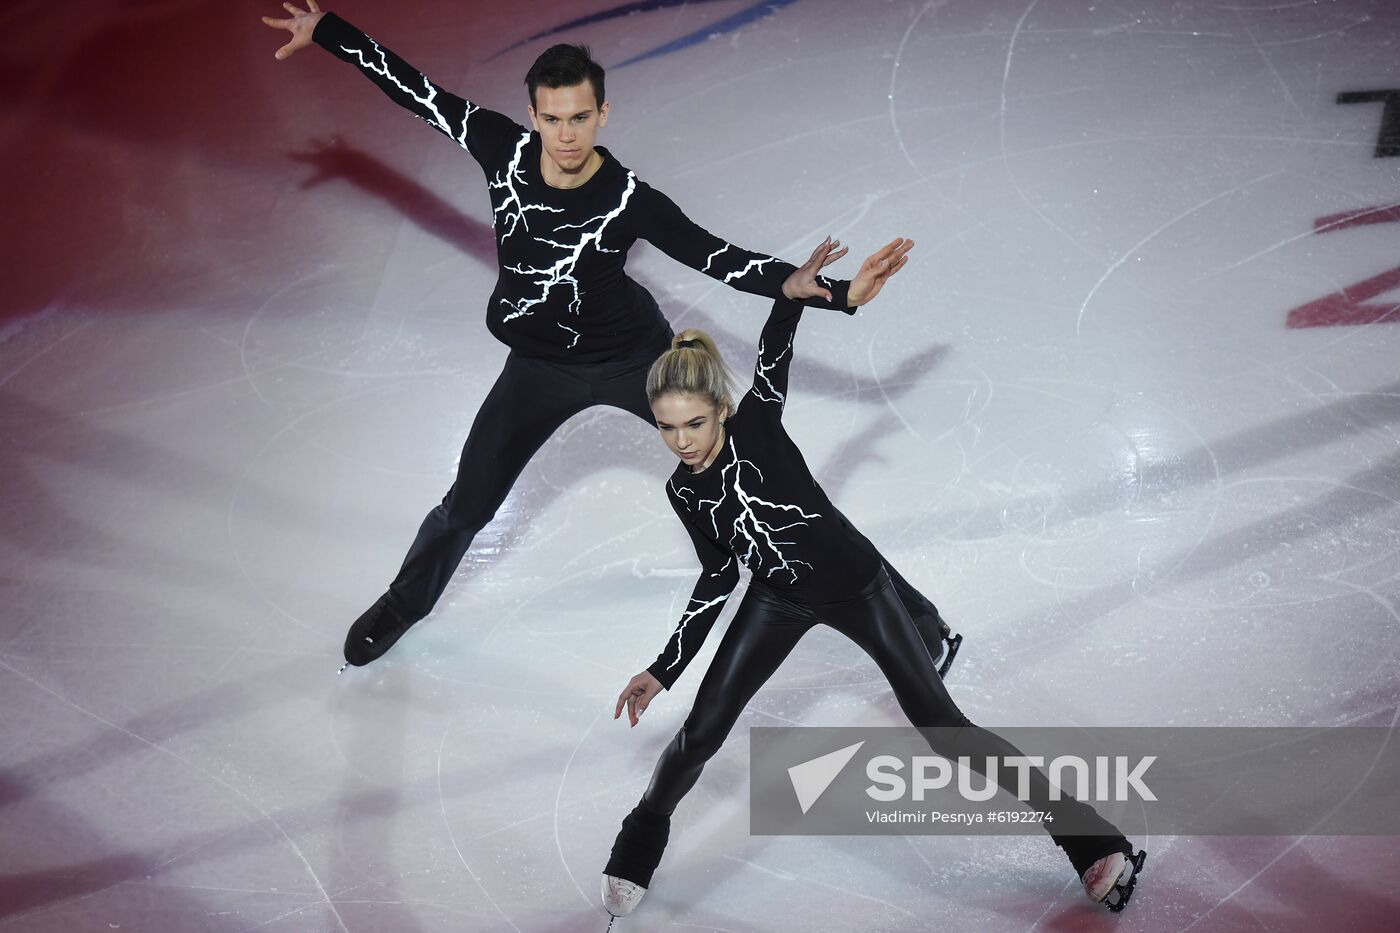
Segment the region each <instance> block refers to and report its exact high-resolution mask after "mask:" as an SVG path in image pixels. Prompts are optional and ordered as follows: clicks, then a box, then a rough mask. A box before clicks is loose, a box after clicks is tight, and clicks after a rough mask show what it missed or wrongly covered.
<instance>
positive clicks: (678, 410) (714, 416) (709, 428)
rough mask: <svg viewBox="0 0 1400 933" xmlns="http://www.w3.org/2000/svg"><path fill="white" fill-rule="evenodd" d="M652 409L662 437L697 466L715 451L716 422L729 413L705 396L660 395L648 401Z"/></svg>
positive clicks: (688, 462)
mask: <svg viewBox="0 0 1400 933" xmlns="http://www.w3.org/2000/svg"><path fill="white" fill-rule="evenodd" d="M651 413H652V415H654V416H655V417H656V427H657V429H658V430H659V431H660V432H661V439H662V440H663V441H665V442H666V446H667V447H669V448H671V452H672V453H674V454H675V455H676V456H677V457H680V458H681V462H682V463H684V464H686V465H687V466H691V467H698V466H700V465H701V464H702V463H704V462H705V461H707V460H711V459H713V458H712V457H711V454H714V453H717V452H718V450H717V448H718V447H719V443H720V430H719V426H720V423H721V421H722V419H723V418H725V417H726V416H727V414H728V413H727V412H726V411H724V410H722V409H720V408H717V407H716V406H715V405H714V404H713V403H711V402H710V401H709V400H708V399H703V398H700V397H698V396H695V395H676V394H668V395H661V396H658V397H657V399H656V401H654V402H652V403H651Z"/></svg>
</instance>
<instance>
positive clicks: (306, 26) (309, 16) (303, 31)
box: [262, 0, 326, 61]
mask: <svg viewBox="0 0 1400 933" xmlns="http://www.w3.org/2000/svg"><path fill="white" fill-rule="evenodd" d="M306 5H307V6H309V7H310V8H311V9H310V10H303V9H301V8H300V7H295V6H293V5H292V4H290V3H284V4H282V9H284V10H286V11H287V12H288V13H290V14H292V18H291V19H273V18H272V17H271V16H264V17H263V18H262V21H263V22H264V23H267V24H268V25H269V26H271V27H272V28H273V29H285V30H287V31H288V32H290V33H291V34H292V41H291V42H288V43H287V44H286V45H284V46H282V47H281V48H280V49H278V50H277V59H278V61H281V60H282V59H284V58H286V57H287V56H288V55H291V54H292V53H293V52H295V51H296V50H297V49H304V48H306V47H307V46H308V45H310V44H311V34H312V33H313V32H315V31H316V24H317V23H319V22H320V21H321V17H322V16H325V15H326V14H325V13H322V12H321V8H320V7H319V6H317V5H316V0H307V2H306Z"/></svg>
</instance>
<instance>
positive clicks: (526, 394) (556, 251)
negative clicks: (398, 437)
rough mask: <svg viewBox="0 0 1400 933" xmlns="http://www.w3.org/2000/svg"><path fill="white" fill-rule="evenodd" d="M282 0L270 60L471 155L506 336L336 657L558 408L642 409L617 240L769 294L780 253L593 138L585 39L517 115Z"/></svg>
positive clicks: (446, 556) (632, 297)
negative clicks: (428, 497)
mask: <svg viewBox="0 0 1400 933" xmlns="http://www.w3.org/2000/svg"><path fill="white" fill-rule="evenodd" d="M282 6H283V8H284V9H285V10H286V11H287V12H288V13H290V14H291V16H290V17H289V18H286V19H274V18H272V17H266V16H265V17H263V22H264V23H266V24H267V25H268V26H272V27H274V28H277V29H285V30H287V31H289V32H290V33H291V34H292V38H291V40H290V41H289V42H288V43H287V44H286V45H284V46H282V47H281V48H280V49H278V50H277V55H276V57H277V58H278V59H279V60H280V59H285V58H287V57H288V56H290V55H291V54H292V53H294V52H296V51H297V50H298V49H302V48H305V47H306V46H308V45H310V44H311V43H313V42H315V43H316V44H318V45H320V46H321V47H322V48H324V49H326V50H327V51H328V52H330V53H331V54H332V55H335V56H336V57H337V58H339V59H341V60H342V61H345V62H347V63H349V64H351V65H353V66H354V67H355V68H357V69H358V70H359V71H360V72H361V73H362V74H364V75H365V76H366V77H367V78H369V79H370V80H371V81H373V82H374V83H375V84H376V85H378V86H379V88H380V90H382V91H383V92H384V93H385V94H386V95H387V96H388V97H389V98H390V99H391V100H393V101H394V102H395V103H397V104H399V105H400V106H402V107H404V108H405V109H407V110H409V111H410V112H411V113H413V114H414V115H416V116H418V117H419V118H421V119H422V120H424V121H425V122H427V123H428V124H429V125H430V126H432V127H433V128H434V129H436V130H438V131H439V132H440V133H442V134H444V135H445V136H447V137H448V138H450V139H452V140H453V141H454V142H456V143H457V144H458V145H459V146H461V147H462V148H463V149H466V150H467V151H468V152H469V153H471V155H472V156H473V158H475V159H476V161H477V162H478V163H479V164H480V165H481V168H482V170H483V171H484V172H485V175H486V181H487V187H488V190H489V193H490V197H491V207H492V213H493V226H494V228H495V234H496V249H497V257H498V261H499V264H500V268H499V273H498V278H497V280H496V288H495V291H494V292H492V294H491V298H490V301H489V303H488V305H487V318H486V320H487V327H488V328H489V329H490V331H491V333H492V334H493V335H494V336H495V337H496V338H497V339H498V340H500V341H501V342H502V343H504V344H506V345H507V346H508V347H510V350H511V352H510V355H509V357H508V358H507V360H506V363H505V366H504V368H503V369H502V371H501V374H500V376H499V377H498V379H497V380H496V383H495V385H494V386H493V387H492V389H491V391H490V393H489V394H488V395H487V396H486V400H485V401H484V402H483V403H482V405H481V408H480V409H479V410H478V412H477V415H476V419H475V421H474V422H473V424H472V427H471V431H470V433H469V434H468V436H467V440H466V444H465V445H464V446H463V448H462V456H461V460H460V461H459V465H458V469H457V476H456V480H455V481H454V482H453V484H452V487H451V488H450V489H449V490H448V491H447V495H446V496H444V497H443V500H442V502H441V504H439V505H438V506H437V507H436V508H434V509H433V510H432V511H431V512H429V513H428V515H427V517H426V518H425V519H424V520H423V523H422V526H421V527H420V528H419V530H418V535H417V537H416V538H415V540H414V541H413V544H412V546H410V548H409V550H408V555H407V557H406V558H405V559H404V562H403V566H402V567H401V568H400V570H399V573H398V576H397V577H396V578H395V579H394V581H393V583H391V584H390V586H389V589H388V591H387V592H385V593H384V594H383V595H382V596H380V597H379V599H377V600H376V601H375V603H374V605H372V606H371V607H370V608H369V609H367V610H366V611H365V612H364V613H363V614H362V615H361V616H360V617H359V618H358V619H357V620H356V621H355V623H354V624H353V625H351V627H350V631H349V633H348V634H347V635H346V639H345V660H346V662H347V663H349V664H353V665H357V666H358V665H364V664H368V663H370V662H371V661H374V660H376V659H377V658H379V657H380V656H382V655H383V654H384V653H385V652H386V651H388V650H389V648H390V647H392V646H393V644H394V643H395V642H396V641H397V640H398V639H399V637H400V636H401V635H403V633H404V632H405V631H407V630H408V628H409V627H410V626H412V625H413V624H414V623H416V622H417V621H418V620H420V619H422V618H423V617H424V616H426V615H427V614H428V613H429V612H430V611H431V610H432V608H433V605H434V604H435V603H436V602H437V600H438V597H439V596H441V594H442V591H443V589H444V588H446V586H447V582H448V580H449V579H450V578H451V576H452V573H453V572H454V571H455V570H456V568H457V565H458V564H459V563H460V562H461V560H462V557H463V555H465V554H466V551H467V548H468V547H469V546H470V545H471V541H472V538H473V537H475V535H476V533H477V532H478V531H480V530H481V528H482V527H484V526H485V525H486V523H487V522H489V521H490V520H491V518H492V517H493V516H494V515H495V514H496V510H497V509H498V508H499V507H500V505H501V503H502V502H503V501H504V500H505V497H506V495H507V493H509V491H510V488H511V486H512V485H513V484H514V482H515V479H516V477H517V476H519V475H520V471H521V470H523V469H524V467H525V464H526V463H527V462H529V460H530V458H531V457H532V456H533V455H534V453H535V451H537V450H538V449H539V448H540V446H541V445H543V444H544V442H545V441H546V440H547V439H548V438H549V436H550V435H551V434H553V433H554V431H555V429H557V428H558V427H559V426H560V425H561V424H563V423H564V422H565V421H566V420H567V419H568V418H570V417H571V416H573V415H575V414H577V413H578V412H580V411H583V410H584V409H586V408H589V407H591V406H593V405H611V406H613V407H616V408H620V409H622V410H623V411H629V412H632V413H633V414H635V415H636V416H637V417H639V418H642V419H644V420H645V421H646V422H647V424H649V425H650V424H652V413H651V410H650V408H649V406H648V405H647V399H646V375H647V370H648V369H649V367H650V366H651V363H652V361H653V360H655V359H656V357H657V356H658V355H660V353H661V352H662V351H664V350H665V349H666V348H667V347H668V346H670V341H671V336H672V333H671V328H670V325H669V324H667V322H666V319H665V318H664V317H663V316H662V314H661V311H660V309H658V308H657V305H656V301H655V299H654V298H652V296H651V294H650V293H648V292H647V290H646V289H644V288H643V287H642V286H640V285H639V284H637V283H636V282H635V281H633V280H632V279H631V278H629V277H628V276H627V274H626V272H625V271H624V269H623V263H624V261H625V259H626V256H627V251H628V250H629V249H630V248H631V246H632V244H633V243H635V242H636V241H637V240H639V239H643V240H647V241H648V242H650V243H652V244H653V245H655V246H656V247H657V248H658V249H660V250H661V251H662V252H664V253H666V255H668V256H670V257H672V258H673V259H676V260H678V261H680V262H683V263H685V264H686V265H688V266H690V267H691V268H692V269H696V270H697V271H700V272H703V273H705V274H707V275H709V276H711V277H712V278H715V279H718V280H720V281H722V282H724V283H725V284H727V285H731V286H733V287H734V288H737V289H740V290H742V291H746V292H750V293H752V294H755V295H762V296H764V297H766V298H769V299H776V298H778V297H779V296H780V295H783V294H784V291H783V289H784V282H785V281H786V279H787V278H788V276H789V275H791V274H792V272H793V270H794V268H795V267H794V266H793V265H791V264H790V263H786V262H783V261H782V260H780V259H776V258H774V257H772V256H767V255H764V254H762V253H755V252H751V251H749V250H746V249H742V248H740V247H738V246H735V245H734V244H732V243H728V242H726V241H724V240H722V239H720V238H719V237H717V236H715V235H714V234H712V233H710V232H708V231H707V230H704V229H703V228H701V227H700V226H699V225H697V224H696V223H694V222H693V221H691V220H690V218H688V217H686V215H685V214H683V213H682V212H681V210H680V208H678V207H677V206H676V205H675V204H674V203H673V202H672V201H671V200H670V199H669V198H667V197H666V196H665V195H664V194H662V193H660V192H659V191H656V190H655V189H654V188H652V187H651V186H650V185H648V184H646V182H643V181H641V180H640V179H639V178H637V176H636V174H635V173H634V172H632V171H631V170H629V169H627V168H626V167H625V166H623V165H622V164H621V163H619V162H618V161H617V159H616V158H615V157H613V155H612V154H611V153H609V152H608V151H607V150H606V149H604V148H602V147H600V146H597V145H595V140H596V138H597V134H598V130H600V129H601V128H602V127H603V126H604V125H606V123H607V120H608V109H609V103H608V100H607V98H606V96H605V94H604V72H603V69H602V67H601V66H599V65H598V63H597V62H595V61H593V60H592V58H591V57H590V56H589V54H588V50H587V49H586V48H584V47H581V46H572V45H555V46H553V47H551V48H549V49H547V50H546V51H545V52H544V54H542V55H541V56H540V57H539V58H538V59H537V60H536V61H535V63H534V65H533V66H532V67H531V68H530V70H529V72H528V74H527V75H526V77H525V84H526V86H527V87H528V89H529V94H530V106H529V115H530V124H531V126H532V127H533V131H531V130H526V129H525V128H524V127H522V126H520V125H519V124H517V123H516V122H515V121H513V120H511V119H510V118H509V117H506V116H505V115H503V114H500V113H496V112H494V111H491V110H487V109H485V108H484V107H481V106H479V105H477V104H475V103H473V102H472V101H470V100H466V99H464V98H462V97H458V96H457V95H455V94H452V93H450V92H448V91H446V90H444V89H442V88H441V87H439V86H438V85H436V84H434V83H433V82H432V81H431V80H429V79H428V78H427V77H426V76H425V75H423V74H421V73H419V72H418V71H417V70H416V69H414V68H413V67H412V66H410V65H409V64H408V63H407V62H405V61H404V60H403V59H401V58H399V57H398V56H397V55H395V54H394V53H393V52H391V51H389V50H388V49H386V48H384V47H383V46H381V45H380V44H379V43H377V42H375V41H374V40H373V39H371V38H369V37H368V36H366V35H365V34H364V33H362V32H360V31H359V30H358V29H356V28H355V27H353V26H351V25H350V24H349V23H347V22H346V21H345V20H343V19H341V18H340V17H338V16H336V15H335V14H334V13H330V12H322V11H321V9H320V7H319V6H318V5H317V3H316V2H315V0H309V2H308V7H309V9H306V10H303V9H301V8H299V7H297V6H295V5H294V4H291V3H284V4H282ZM898 242H899V241H896V242H895V243H892V244H890V245H888V246H886V247H885V248H884V249H882V250H880V251H879V252H877V253H876V254H874V255H873V256H871V257H870V258H869V259H867V260H866V261H865V263H864V265H862V267H861V270H860V272H859V273H858V274H857V276H856V278H855V279H854V280H852V281H850V282H846V281H839V280H832V279H827V278H825V277H822V278H821V279H819V282H820V285H821V294H820V296H818V297H813V298H807V299H803V300H804V301H805V303H808V304H813V305H817V306H820V307H825V308H833V309H838V310H842V311H846V312H847V313H851V312H852V311H853V309H854V308H855V307H857V306H859V305H861V304H863V303H864V302H866V301H868V300H869V299H870V298H872V297H874V294H875V292H876V291H878V288H876V287H874V283H876V282H877V281H878V280H880V279H881V278H883V275H884V274H885V263H886V260H888V259H889V258H890V256H891V255H892V254H893V250H894V249H895V246H896V244H897V243H898ZM787 297H789V298H797V297H798V296H795V295H788V296H787ZM891 571H892V573H891V575H892V577H897V574H895V573H893V568H891ZM898 583H899V584H900V589H901V596H902V598H904V600H905V602H906V604H908V607H909V611H910V614H911V615H913V616H914V617H915V618H916V619H920V618H922V619H923V620H924V621H925V622H927V623H928V624H931V625H933V628H934V629H937V634H936V636H935V635H933V634H932V633H931V634H930V639H931V640H930V642H929V644H930V650H931V651H932V652H933V655H934V658H935V659H937V658H938V656H939V654H940V653H941V650H942V639H943V638H944V637H945V636H946V634H947V632H946V627H945V626H942V625H941V620H939V619H938V617H937V610H936V609H934V607H933V606H932V604H931V603H929V602H928V601H927V600H926V599H924V598H923V596H922V595H920V594H919V593H918V592H917V591H916V590H914V589H913V588H912V587H909V586H908V584H906V583H904V581H903V579H902V578H898ZM935 646H937V650H934V647H935ZM949 660H951V657H950V658H949Z"/></svg>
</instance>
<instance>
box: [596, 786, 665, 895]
mask: <svg viewBox="0 0 1400 933" xmlns="http://www.w3.org/2000/svg"><path fill="white" fill-rule="evenodd" d="M670 834H671V818H670V817H669V816H666V815H664V814H660V813H653V812H652V811H651V810H648V809H647V808H646V807H645V806H643V805H642V804H640V803H639V804H637V805H636V806H635V807H633V808H632V812H631V813H629V814H627V816H626V818H625V819H623V821H622V829H620V830H619V831H618V833H617V840H616V841H615V842H614V843H613V847H612V856H611V857H610V858H609V859H608V864H607V867H606V868H604V869H603V907H604V909H606V910H607V912H608V913H610V914H612V915H613V916H614V917H625V916H627V915H628V914H630V913H631V912H632V911H633V910H635V909H636V907H637V905H638V904H639V903H641V900H642V895H644V894H646V892H647V887H648V886H649V885H650V884H651V876H652V874H653V873H654V872H655V871H656V866H657V865H658V864H660V862H661V853H663V852H665V851H666V840H667V839H668V838H669V837H670Z"/></svg>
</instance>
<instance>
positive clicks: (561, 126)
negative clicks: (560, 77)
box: [530, 80, 608, 172]
mask: <svg viewBox="0 0 1400 933" xmlns="http://www.w3.org/2000/svg"><path fill="white" fill-rule="evenodd" d="M607 122H608V102H607V101H603V106H602V107H599V106H598V100H597V97H596V95H595V94H594V93H593V84H592V82H590V81H586V80H585V81H584V82H583V83H581V84H575V85H573V86H572V87H537V88H535V105H534V106H533V107H531V108H530V124H531V125H532V126H534V128H535V129H536V130H537V131H538V132H539V134H540V140H541V141H542V142H543V143H544V152H545V156H546V158H549V159H552V160H554V164H555V165H557V166H558V167H559V169H560V170H561V171H565V172H576V171H578V170H579V169H581V168H583V167H584V166H585V165H587V164H588V160H589V159H590V158H592V157H593V143H594V141H595V140H596V139H597V137H598V130H599V129H601V128H602V127H603V126H605V125H607Z"/></svg>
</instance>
